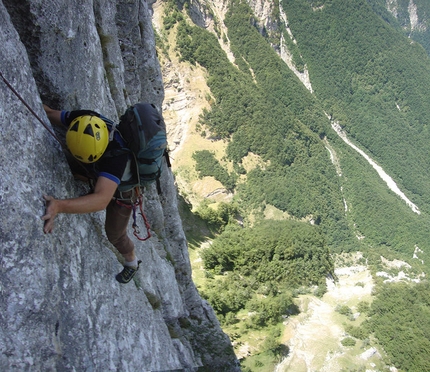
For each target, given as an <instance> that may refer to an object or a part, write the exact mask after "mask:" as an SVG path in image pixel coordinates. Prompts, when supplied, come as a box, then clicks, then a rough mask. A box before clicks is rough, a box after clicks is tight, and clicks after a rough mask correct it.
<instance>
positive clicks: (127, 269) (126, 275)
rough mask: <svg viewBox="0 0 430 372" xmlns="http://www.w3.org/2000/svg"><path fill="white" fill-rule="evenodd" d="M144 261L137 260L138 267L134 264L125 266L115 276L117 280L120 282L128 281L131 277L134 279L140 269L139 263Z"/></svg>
mask: <svg viewBox="0 0 430 372" xmlns="http://www.w3.org/2000/svg"><path fill="white" fill-rule="evenodd" d="M141 263H142V261H141V260H139V261H138V262H137V267H133V266H124V268H123V269H122V271H121V272H120V273H119V274H117V275H116V276H115V278H116V280H117V281H118V282H120V283H123V284H125V283H128V282H129V281H130V280H131V279H133V276H134V274H136V273H137V270H139V265H140V264H141Z"/></svg>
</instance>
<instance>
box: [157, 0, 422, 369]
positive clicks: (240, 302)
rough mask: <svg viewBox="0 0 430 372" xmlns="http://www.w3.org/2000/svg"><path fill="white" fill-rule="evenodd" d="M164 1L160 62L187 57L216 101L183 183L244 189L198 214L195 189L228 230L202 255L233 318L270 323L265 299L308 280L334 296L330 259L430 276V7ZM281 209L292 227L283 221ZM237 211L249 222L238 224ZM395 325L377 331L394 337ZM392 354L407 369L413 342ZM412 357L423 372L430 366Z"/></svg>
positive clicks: (215, 300) (224, 310) (219, 301)
mask: <svg viewBox="0 0 430 372" xmlns="http://www.w3.org/2000/svg"><path fill="white" fill-rule="evenodd" d="M163 4H164V5H165V9H164V16H163V18H162V22H163V23H162V27H160V28H159V35H158V36H159V39H158V46H159V50H160V55H161V54H162V53H164V57H163V56H162V57H160V58H162V59H163V58H165V59H166V61H169V63H172V61H173V59H171V58H172V54H170V55H169V53H168V50H169V48H172V50H173V51H174V53H175V57H174V58H178V61H177V62H175V63H177V64H178V66H179V65H180V66H184V65H185V64H186V63H187V64H188V65H189V66H191V69H192V70H193V71H203V74H202V76H204V77H205V79H206V80H205V81H206V84H207V87H208V89H207V90H205V91H204V92H205V93H204V99H202V100H200V101H199V100H198V99H197V100H196V102H199V104H202V106H203V107H204V109H202V111H201V117H200V120H199V123H198V124H197V125H196V131H197V133H200V136H201V137H202V138H203V139H206V142H204V141H201V140H199V144H200V145H199V147H198V148H194V150H193V154H192V156H189V157H190V163H189V165H185V166H184V167H183V168H181V169H178V170H177V177H178V180H180V182H181V179H184V178H185V179H186V180H187V182H189V183H193V184H194V185H196V184H197V182H198V181H196V178H198V177H200V178H201V179H203V180H207V181H208V182H213V179H215V180H217V182H218V184H217V185H218V186H217V187H219V185H220V184H221V185H222V186H223V187H224V188H225V189H226V190H227V191H228V192H229V193H230V195H234V197H233V202H232V203H230V204H228V205H229V206H225V205H223V204H222V203H221V207H222V208H220V205H218V209H217V208H216V206H214V208H213V209H211V208H207V204H208V203H207V202H205V203H203V205H204V206H205V209H204V211H202V209H200V211H199V210H198V208H197V204H198V202H197V203H195V202H194V201H195V200H199V198H198V197H193V196H190V194H193V193H195V192H196V188H194V189H192V188H189V189H188V190H187V193H188V194H187V195H185V194H184V196H185V198H188V200H190V201H193V202H194V204H195V205H194V206H195V207H196V209H197V211H198V212H199V213H200V215H201V216H203V217H205V218H206V219H207V220H208V221H211V222H215V223H217V224H218V225H220V224H221V225H223V224H227V223H228V222H229V223H228V224H227V226H226V227H225V228H224V232H223V233H222V234H221V235H220V236H218V237H217V238H216V239H215V240H214V243H213V244H212V246H211V247H210V248H207V249H206V250H205V251H204V254H203V258H204V262H205V268H206V269H207V270H208V273H212V274H214V275H217V274H220V273H222V274H224V279H223V280H222V281H218V282H217V281H215V282H214V283H218V284H212V287H210V288H209V289H207V290H206V292H207V293H206V296H207V297H208V299H209V300H210V301H211V303H212V304H213V306H214V307H215V309H216V310H217V311H218V313H219V314H220V316H221V317H226V319H227V317H230V320H231V315H228V314H236V315H237V314H239V313H240V311H241V309H244V308H247V309H249V308H252V309H254V310H256V311H257V313H258V312H260V314H261V313H264V312H266V314H267V313H269V311H268V310H267V309H268V308H269V307H270V306H276V305H273V304H271V305H269V304H268V303H266V304H265V305H258V306H257V305H256V303H258V300H256V298H259V297H258V296H261V295H264V296H266V295H268V296H269V297H271V298H272V299H273V301H274V303H276V301H280V302H282V303H285V302H287V303H291V302H290V300H289V299H286V297H283V298H282V299H280V298H279V296H280V295H281V294H282V295H286V294H288V293H291V292H289V291H293V292H294V288H296V289H297V287H298V286H300V285H309V284H315V285H319V287H320V288H321V290H322V291H323V290H324V289H323V287H324V282H325V277H326V275H327V274H331V273H333V268H334V265H333V261H332V256H331V255H330V254H329V253H328V252H331V253H336V252H337V253H340V252H348V251H357V250H359V251H362V252H364V254H365V257H366V258H367V260H368V261H367V262H368V263H370V264H371V265H372V266H371V267H372V270H373V272H374V274H375V273H376V271H377V270H378V268H380V265H381V256H384V257H388V258H390V259H394V258H396V259H402V260H405V261H407V262H408V264H409V265H410V269H408V270H407V274H406V279H405V281H406V282H408V283H409V282H410V280H411V279H412V280H416V281H420V280H422V279H423V278H425V277H426V276H427V272H428V268H429V263H430V260H429V258H430V257H429V253H430V243H429V242H430V239H429V237H430V233H429V228H428V226H429V222H430V218H429V217H430V215H429V213H430V187H429V186H430V172H429V171H428V169H429V165H430V156H429V155H430V147H429V144H430V133H429V128H428V127H429V124H430V115H429V114H430V112H429V111H430V109H429V105H428V99H429V97H430V59H429V48H428V43H429V34H428V23H429V12H428V8H429V6H428V4H427V2H425V1H415V2H408V3H407V2H403V1H390V2H385V1H379V0H369V1H366V0H357V1H348V2H345V1H341V0H331V1H310V0H295V1H286V0H284V1H282V0H280V1H274V2H265V1H250V2H248V3H246V2H240V1H234V0H233V1H229V2H222V3H221V2H217V1H214V2H208V3H205V5H203V4H199V3H191V2H187V1H186V2H184V3H175V2H173V1H169V2H165V3H163ZM172 35H175V38H174V39H172ZM172 43H173V45H172ZM162 50H164V52H161V51H162ZM194 76H196V77H197V76H199V77H200V76H201V75H200V73H197V72H191V74H190V75H189V76H187V77H186V78H185V79H184V81H185V82H187V84H189V85H191V81H192V80H193V77H194ZM178 80H179V79H178ZM304 83H305V84H304ZM185 85H186V84H185V83H184V86H185ZM181 89H182V88H181ZM202 91H203V90H202ZM192 104H193V103H190V105H192ZM172 125H174V123H173V124H172ZM335 128H337V129H338V130H339V132H342V133H343V136H344V138H347V139H348V141H349V143H350V144H348V143H346V142H345V141H344V140H343V139H342V138H341V137H340V136H339V134H338V133H337V132H336V131H335ZM185 143H186V141H185ZM351 144H352V145H353V146H354V147H352V146H351ZM184 146H185V145H184ZM182 154H185V153H182ZM184 156H185V155H184ZM372 164H373V165H372ZM375 168H378V169H380V170H381V172H379V173H378V171H377V170H376V169H375ZM387 180H388V181H387ZM393 186H395V187H393ZM395 188H398V190H399V192H397V193H396V192H395V191H393V190H395ZM227 191H226V192H227ZM399 193H400V194H401V195H403V196H404V198H403V197H401V196H399ZM200 196H205V195H203V194H202V195H200ZM200 200H202V198H200ZM212 200H213V201H216V200H217V199H216V198H214V199H212ZM405 200H407V202H406V201H405ZM218 201H219V200H218ZM218 204H219V203H218ZM411 206H412V207H411ZM200 208H201V207H200ZM211 211H212V212H211ZM273 211H276V213H273ZM203 212H204V213H203ZM275 215H276V216H277V217H276V218H281V220H282V221H281V222H276V223H274V222H273V218H274V216H275ZM238 217H240V218H239V219H240V220H241V221H242V222H243V225H242V226H243V227H240V228H238V227H236V226H235V223H234V222H233V221H234V220H235V219H238ZM263 220H268V221H263ZM293 221H294V222H293ZM297 221H300V222H299V225H296V223H297ZM299 226H302V227H299ZM221 230H222V229H221ZM296 232H297V234H296ZM291 236H294V238H293V241H290V240H289V239H290V238H291ZM309 247H312V248H311V249H309V250H307V248H309ZM417 252H419V254H417ZM417 258H419V259H417ZM208 275H209V274H208ZM380 282H381V289H380V290H381V293H382V294H383V293H385V292H384V290H385V289H384V288H385V287H384V285H383V284H382V280H380ZM238 283H241V285H240V286H239V285H238ZM263 287H264V288H263ZM244 288H245V289H244ZM378 288H379V287H378ZM417 288H419V290H420V291H422V292H423V293H426V291H427V287H425V286H422V287H420V286H418V287H417ZM396 290H398V291H399V292H398V293H401V292H402V289H401V288H397V289H395V291H396ZM221 293H225V295H224V296H223V295H222V294H221ZM287 297H288V296H287ZM260 298H261V297H260ZM394 298H395V296H394ZM381 299H382V300H381V301H382V303H379V304H377V305H375V306H377V308H378V309H379V310H380V312H379V313H378V314H379V316H380V317H379V318H378V319H379V320H378V322H377V323H375V322H374V323H371V322H369V323H366V324H367V325H368V326H369V328H366V329H367V331H365V332H364V333H366V332H367V335H369V332H370V333H371V332H375V334H378V327H377V326H376V324H380V325H383V324H384V322H385V320H384V319H385V318H384V311H386V309H387V307H384V306H385V305H384V304H383V303H384V300H383V299H384V295H381ZM416 300H417V301H418V302H419V304H420V305H419V306H418V307H419V308H420V309H423V313H420V314H419V315H417V316H416V317H414V319H415V321H416V320H417V319H419V318H420V317H421V316H424V315H423V314H425V313H426V311H427V310H425V309H427V307H426V306H427V304H425V303H422V298H421V299H419V298H417V299H416ZM416 305H418V303H417V304H416ZM421 305H422V306H421ZM265 306H266V307H265ZM406 307H407V306H406ZM402 308H405V307H403V305H402ZM263 309H265V310H263ZM375 309H376V308H375ZM381 309H385V310H381ZM283 311H287V310H285V309H284V310H283ZM288 311H293V310H292V308H289V310H288ZM374 311H375V312H376V311H377V310H374ZM274 318H276V316H274ZM400 318H401V317H400ZM272 320H273V319H272ZM272 320H270V319H261V318H260V319H259V320H258V319H257V320H256V319H254V321H255V322H256V323H258V322H259V321H260V323H261V324H267V323H270V322H271V321H272ZM411 321H412V322H413V320H411ZM261 324H260V325H261ZM366 327H367V326H366ZM405 327H406V328H407V327H410V328H413V327H415V326H412V325H411V324H409V325H408V326H405ZM379 330H381V327H380V328H379ZM385 331H386V332H388V330H387V328H386V329H385ZM385 331H382V333H379V335H378V336H377V337H378V338H380V339H385V341H387V340H389V339H390V337H387V338H384V336H382V334H384V332H385ZM390 332H391V331H390ZM390 332H388V333H390ZM425 332H427V331H425ZM372 334H373V333H372ZM385 334H387V333H385ZM356 335H357V333H356ZM420 337H421V336H420ZM424 337H425V336H424ZM414 342H415V341H414ZM417 342H418V343H420V342H419V341H417ZM385 346H386V348H387V350H388V352H391V354H390V357H391V358H393V362H394V363H397V364H396V365H398V366H399V367H402V368H405V364H402V363H404V362H405V361H404V360H400V358H399V355H398V354H397V356H396V352H394V351H393V350H396V347H397V346H398V345H397V346H393V345H391V346H390V343H389V342H388V341H387V343H386V344H385ZM424 349H425V350H427V348H426V347H425V346H424ZM396 357H397V359H396ZM410 358H411V360H412V359H413V360H414V362H416V363H417V364H415V366H418V365H419V366H420V368H424V366H425V363H426V362H425V360H424V362H423V361H422V359H420V358H419V357H417V358H415V359H414V358H413V357H410ZM406 359H407V358H406ZM409 361H410V360H409ZM414 362H412V365H413V363H414ZM420 363H424V364H420ZM414 368H415V367H414ZM417 368H418V367H417Z"/></svg>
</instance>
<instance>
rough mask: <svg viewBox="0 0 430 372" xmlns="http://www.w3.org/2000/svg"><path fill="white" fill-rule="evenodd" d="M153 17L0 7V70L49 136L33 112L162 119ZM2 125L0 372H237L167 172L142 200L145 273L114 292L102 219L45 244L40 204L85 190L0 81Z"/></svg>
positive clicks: (140, 11) (84, 4) (102, 5)
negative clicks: (155, 111)
mask: <svg viewBox="0 0 430 372" xmlns="http://www.w3.org/2000/svg"><path fill="white" fill-rule="evenodd" d="M16 3H19V4H18V5H17V4H16ZM150 14H151V12H150V9H149V8H148V4H147V3H146V2H144V1H133V2H130V1H126V0H123V1H121V0H118V1H116V2H109V3H108V4H107V3H106V2H104V1H96V0H95V1H89V0H88V1H69V0H59V1H55V2H52V1H35V0H34V1H30V0H28V1H20V2H16V1H14V0H6V1H3V2H2V3H0V44H1V45H2V47H1V48H0V54H1V58H0V71H1V73H2V74H3V76H4V77H5V78H6V79H7V80H8V81H9V82H10V83H11V84H12V85H13V86H14V87H15V88H16V89H17V90H18V91H19V93H20V94H21V95H22V97H23V98H24V99H25V101H26V102H27V103H28V104H29V105H30V106H31V107H33V108H34V110H35V111H36V113H37V114H38V115H39V116H40V117H41V118H42V119H43V120H44V121H45V122H46V123H47V122H48V120H47V118H46V116H45V114H44V112H43V109H42V102H45V103H47V104H49V105H51V106H52V107H54V108H57V109H61V108H64V109H78V108H87V109H93V110H96V111H99V112H101V113H103V114H104V115H106V116H108V117H110V118H112V119H114V120H117V119H118V116H119V115H121V114H122V112H123V111H124V110H125V108H126V107H127V106H128V105H130V104H133V103H136V102H138V101H148V102H153V103H155V104H156V105H157V106H158V107H160V106H161V103H162V100H163V94H164V93H163V86H162V80H161V73H160V69H159V65H158V61H157V59H156V56H155V45H154V36H153V33H152V26H151V15H150ZM0 119H1V126H0V168H1V182H0V206H1V208H0V213H1V228H0V239H1V246H0V251H1V257H0V262H1V266H0V307H1V308H0V325H1V327H0V351H1V353H0V370H5V371H6V370H7V371H14V370H16V371H22V370H93V371H117V370H118V371H166V370H174V369H184V370H196V369H197V368H198V367H201V366H210V370H211V371H216V370H229V371H235V370H238V367H236V365H237V363H236V362H237V361H236V357H235V356H234V354H233V353H232V348H231V344H230V341H229V339H228V337H227V336H226V335H225V334H224V333H223V332H222V330H221V328H220V326H219V324H218V322H217V320H216V318H215V316H214V313H213V310H212V309H211V308H210V307H209V306H208V305H207V303H206V302H205V301H203V300H202V299H201V298H200V297H199V295H198V292H197V290H196V288H195V286H194V284H193V282H192V279H191V269H190V263H189V257H188V252H187V243H186V240H185V236H184V233H183V230H182V223H181V221H180V218H179V214H178V210H177V200H176V189H175V185H174V180H173V176H172V174H171V172H170V170H169V169H168V168H167V167H165V168H164V171H163V175H162V179H161V188H162V193H161V195H158V194H157V192H156V190H155V187H152V188H149V190H147V191H146V192H145V212H146V214H147V217H148V219H149V222H150V224H151V230H152V234H153V237H152V238H151V239H150V240H148V241H146V242H143V243H142V242H138V241H135V243H136V252H137V255H138V257H139V258H140V259H142V260H143V265H141V270H140V271H139V272H138V275H137V278H136V281H135V282H131V283H129V284H128V285H120V284H118V283H117V282H116V281H115V279H114V275H115V274H116V273H117V272H118V271H119V270H120V269H121V264H120V263H119V262H118V258H117V253H116V251H115V249H114V248H113V247H112V246H111V245H110V243H109V242H108V241H107V238H106V237H105V234H104V229H103V223H104V212H99V213H93V214H89V215H59V216H58V218H57V220H56V228H55V230H54V232H53V234H51V235H44V234H43V232H42V225H43V223H42V221H41V220H40V216H41V215H42V214H43V212H44V202H43V200H42V195H43V194H48V195H53V196H54V197H58V198H71V197H75V196H78V195H81V194H84V193H85V192H87V189H86V185H84V184H81V183H79V182H77V181H75V180H73V177H72V176H71V173H70V170H69V168H68V165H67V162H66V161H65V157H64V155H63V153H62V151H61V148H60V146H59V144H58V143H57V142H56V141H55V139H54V138H53V137H52V136H51V135H50V134H49V132H48V131H47V130H46V129H44V128H43V126H42V125H41V124H40V123H39V122H38V121H37V119H36V118H35V117H34V116H33V115H32V114H31V113H30V112H29V111H28V110H27V109H26V108H25V106H24V105H23V104H22V103H21V102H20V101H19V100H18V99H17V98H16V96H14V94H13V93H12V91H11V90H10V89H9V88H8V87H7V86H6V84H4V82H3V81H2V80H1V79H0Z"/></svg>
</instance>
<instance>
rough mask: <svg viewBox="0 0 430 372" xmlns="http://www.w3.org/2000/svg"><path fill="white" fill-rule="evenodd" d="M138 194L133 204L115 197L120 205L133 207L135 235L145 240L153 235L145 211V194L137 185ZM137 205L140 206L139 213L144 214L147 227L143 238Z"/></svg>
mask: <svg viewBox="0 0 430 372" xmlns="http://www.w3.org/2000/svg"><path fill="white" fill-rule="evenodd" d="M135 190H136V194H137V199H136V201H135V202H132V204H126V203H123V202H121V201H120V200H119V199H118V198H116V199H115V202H116V203H117V204H118V205H120V206H121V207H125V208H128V209H132V210H133V225H132V227H133V235H134V236H135V237H136V238H137V239H139V240H140V241H143V242H144V241H145V240H148V239H149V238H150V237H151V231H150V228H151V226H150V225H149V222H148V219H147V218H146V216H145V213H144V212H143V196H142V194H141V192H140V188H139V187H136V188H135ZM137 207H139V214H140V215H141V216H142V218H143V222H144V224H145V228H146V237H145V238H142V237H141V236H140V230H139V226H138V224H137Z"/></svg>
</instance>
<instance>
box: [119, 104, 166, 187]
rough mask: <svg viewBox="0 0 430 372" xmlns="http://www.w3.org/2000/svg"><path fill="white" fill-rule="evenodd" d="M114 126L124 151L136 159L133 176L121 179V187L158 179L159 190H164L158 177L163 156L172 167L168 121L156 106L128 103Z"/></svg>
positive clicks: (138, 184)
mask: <svg viewBox="0 0 430 372" xmlns="http://www.w3.org/2000/svg"><path fill="white" fill-rule="evenodd" d="M115 130H116V131H118V132H119V133H120V135H121V137H122V139H123V140H124V142H125V143H124V144H123V145H124V147H123V149H122V150H121V151H125V152H129V153H131V154H132V155H133V157H134V159H135V162H134V166H135V167H134V171H133V177H132V179H131V180H130V181H126V182H124V181H121V184H120V185H119V186H118V190H119V191H121V192H124V191H129V190H131V189H133V188H135V187H136V186H141V187H144V186H147V185H149V184H151V183H153V182H157V190H158V192H161V190H160V183H159V178H160V175H161V169H162V160H163V157H165V158H166V161H167V165H168V166H169V167H170V161H169V156H168V153H167V136H166V125H165V123H164V120H163V117H162V116H161V115H160V113H159V112H158V110H157V109H156V107H155V106H154V105H153V104H149V103H137V104H135V105H134V106H131V107H129V108H128V109H127V110H126V111H125V113H124V115H122V116H121V118H120V123H119V124H118V126H117V127H116V128H115Z"/></svg>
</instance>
